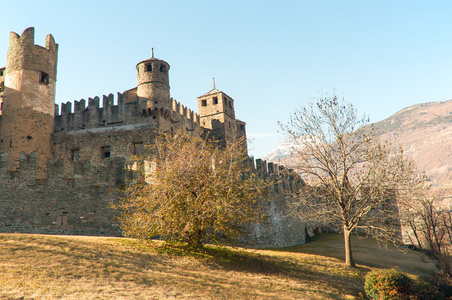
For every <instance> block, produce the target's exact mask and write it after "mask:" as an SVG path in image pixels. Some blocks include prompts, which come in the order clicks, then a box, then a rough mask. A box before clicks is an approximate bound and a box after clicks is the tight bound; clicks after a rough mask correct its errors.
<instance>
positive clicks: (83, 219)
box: [0, 28, 304, 246]
mask: <svg viewBox="0 0 452 300" xmlns="http://www.w3.org/2000/svg"><path fill="white" fill-rule="evenodd" d="M152 56H153V55H152ZM57 57H58V44H56V43H55V40H54V38H53V36H52V35H50V34H49V35H47V36H46V40H45V46H44V47H42V46H39V45H35V43H34V28H27V29H26V30H25V31H24V32H23V33H22V35H20V36H19V35H18V34H16V33H14V32H11V34H10V41H9V48H8V53H7V61H6V67H4V68H0V232H30V233H49V234H81V235H111V236H118V235H120V234H121V232H120V228H119V226H118V224H117V221H116V218H115V216H114V214H113V211H112V210H111V208H110V204H111V203H113V202H115V201H116V200H117V199H118V197H119V192H118V189H119V188H120V187H121V186H124V185H125V184H126V181H127V179H128V177H129V176H130V173H131V171H128V170H127V168H126V164H127V162H128V161H129V160H130V158H131V157H132V156H133V155H134V154H140V153H142V151H143V147H144V145H147V144H152V143H153V138H154V134H155V130H156V129H159V130H160V131H164V132H165V131H175V130H179V129H183V130H187V131H190V132H193V134H199V135H201V134H203V133H205V132H209V133H210V134H211V135H212V136H214V137H215V138H216V139H218V140H219V141H220V143H225V142H226V141H228V140H230V139H234V138H235V137H245V138H246V130H245V122H242V121H240V120H238V119H236V118H235V110H234V100H233V99H232V98H231V97H229V96H228V95H227V94H226V93H224V92H222V91H219V90H217V89H216V88H215V87H214V88H213V89H212V90H210V91H209V92H207V93H205V94H204V95H202V96H200V97H198V114H197V113H195V112H193V111H192V110H190V109H188V108H186V107H185V106H183V105H182V104H180V103H179V102H177V101H175V100H174V99H172V98H171V97H170V92H169V90H170V84H169V69H170V66H169V64H168V63H167V62H165V61H163V60H160V59H157V58H154V57H151V58H150V59H146V60H143V61H141V62H139V63H138V64H137V65H136V69H137V86H136V87H134V88H132V89H130V90H127V91H124V92H123V93H118V94H117V96H116V99H115V97H114V96H113V95H112V94H110V95H108V96H103V98H102V106H101V105H100V104H101V103H100V98H99V97H94V98H89V99H88V101H86V100H84V99H82V100H80V101H74V103H71V102H67V103H63V104H62V105H61V111H60V107H59V106H58V105H56V104H55V88H56V74H57ZM72 106H73V107H72ZM256 164H257V165H256V169H257V170H256V171H257V172H260V176H263V177H265V176H269V174H276V173H277V171H278V170H279V169H280V168H282V167H278V166H276V165H273V164H269V165H268V166H267V164H266V162H263V161H260V160H258V161H257V162H256ZM283 206H284V203H283V201H282V200H280V201H279V202H278V201H272V202H271V204H269V207H268V211H269V214H271V218H270V219H271V220H270V221H269V223H268V224H267V225H262V226H257V227H256V228H255V230H256V235H258V236H259V238H260V240H262V241H265V242H263V243H262V244H265V245H278V246H281V245H289V244H297V243H301V242H303V240H304V231H303V230H300V228H295V225H296V224H295V223H296V221H294V220H290V219H288V218H285V217H283V216H282V207H283ZM270 211H271V212H270ZM275 222H276V223H277V224H276V223H275ZM294 222H295V223H294ZM286 223H287V224H286ZM289 223H290V224H289ZM291 224H292V225H293V226H292V228H291ZM298 225H299V224H298ZM265 226H267V227H269V228H264V227H265ZM270 227H272V228H270ZM275 230H276V231H278V230H279V231H280V235H281V236H284V238H283V239H284V241H277V239H278V238H276V237H275V232H276V231H275ZM286 231H287V232H286ZM281 238H282V237H280V238H279V239H281Z"/></svg>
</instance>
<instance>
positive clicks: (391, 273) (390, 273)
mask: <svg viewBox="0 0 452 300" xmlns="http://www.w3.org/2000/svg"><path fill="white" fill-rule="evenodd" d="M410 284H411V280H410V278H408V276H406V275H405V274H404V273H402V272H400V271H399V270H397V269H385V270H375V271H372V272H369V273H367V275H366V282H365V285H364V290H365V291H366V294H367V296H369V298H370V299H378V300H403V299H410V292H411V288H410Z"/></svg>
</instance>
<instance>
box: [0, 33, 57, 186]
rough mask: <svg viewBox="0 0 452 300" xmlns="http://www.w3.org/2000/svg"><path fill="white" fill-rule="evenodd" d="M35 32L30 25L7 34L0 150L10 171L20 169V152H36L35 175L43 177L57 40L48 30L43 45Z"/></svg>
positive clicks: (47, 155) (48, 148) (48, 150)
mask: <svg viewBox="0 0 452 300" xmlns="http://www.w3.org/2000/svg"><path fill="white" fill-rule="evenodd" d="M34 36H35V32H34V28H33V27H30V28H27V29H25V31H24V32H23V33H22V35H21V36H19V35H18V34H17V33H14V32H11V34H10V39H9V48H8V54H7V58H6V68H5V70H4V92H3V105H2V126H1V131H0V138H1V140H0V153H1V154H2V156H3V157H8V169H9V170H10V171H19V155H20V152H25V153H26V154H30V153H32V152H35V154H36V157H37V167H38V172H37V177H38V178H37V179H44V178H46V166H47V161H48V159H50V158H51V145H50V139H51V134H52V132H53V122H54V115H55V112H54V105H55V84H56V70H57V57H58V44H56V43H55V40H54V38H53V36H52V35H50V34H49V35H47V36H46V41H45V46H44V47H42V46H39V45H35V44H34ZM6 153H7V155H5V154H6Z"/></svg>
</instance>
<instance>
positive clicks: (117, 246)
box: [0, 234, 431, 299]
mask: <svg viewBox="0 0 452 300" xmlns="http://www.w3.org/2000/svg"><path fill="white" fill-rule="evenodd" d="M328 239H330V240H331V241H329V242H328ZM335 244H341V240H340V239H338V238H337V237H336V236H327V237H326V238H321V239H319V240H318V241H315V242H313V243H310V244H306V245H304V246H299V247H297V248H287V249H279V250H278V251H274V250H250V249H231V248H216V247H208V248H207V249H206V250H205V251H203V252H190V251H188V250H186V249H183V248H178V247H173V248H171V247H170V248H165V247H163V246H162V244H161V243H159V242H154V243H152V245H149V244H143V243H138V242H135V241H134V240H128V239H120V238H100V237H78V236H46V235H28V234H0V299H359V298H360V293H363V282H364V280H363V277H364V275H365V273H366V272H367V271H368V270H369V269H370V268H369V267H367V266H364V265H360V266H359V267H358V268H357V269H349V268H347V267H345V266H344V265H343V263H342V261H341V260H340V259H337V258H334V256H335V255H337V256H338V254H339V253H340V252H341V249H340V246H337V249H333V248H334V247H335V246H334V245H335ZM316 245H317V246H316ZM325 245H328V246H329V247H333V248H331V249H326V250H325V249H324V246H325ZM369 245H370V244H369ZM316 247H317V250H316V249H315V248H316ZM357 249H359V248H358V247H357ZM372 249H373V250H375V251H374V253H380V254H381V253H384V251H390V253H391V254H390V255H389V257H392V259H394V260H398V261H400V260H406V261H411V263H412V262H413V261H418V260H419V257H417V256H413V253H410V254H403V253H398V254H395V252H394V253H393V252H392V250H383V249H378V248H377V249H374V248H372ZM299 251H302V252H310V253H316V252H318V253H317V254H303V253H300V252H299ZM357 252H359V251H358V250H357ZM381 255H383V254H381ZM357 257H359V255H358V253H357ZM372 257H374V256H373V255H370V256H368V258H372ZM397 257H398V258H397ZM366 259H367V258H366ZM357 261H358V263H360V258H357ZM408 264H410V263H408ZM421 265H422V263H421ZM424 265H425V266H424ZM424 265H423V267H419V268H420V269H422V268H423V269H422V270H423V271H422V270H421V271H419V270H415V272H412V273H413V274H419V273H423V272H424V271H426V272H431V269H429V268H431V265H429V264H428V263H424ZM402 269H403V268H402ZM416 272H417V273H416ZM424 273H425V272H424Z"/></svg>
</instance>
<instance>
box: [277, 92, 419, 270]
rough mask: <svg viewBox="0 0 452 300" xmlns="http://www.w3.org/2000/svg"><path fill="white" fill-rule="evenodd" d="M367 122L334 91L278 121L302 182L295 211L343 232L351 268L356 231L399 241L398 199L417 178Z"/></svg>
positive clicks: (411, 169)
mask: <svg viewBox="0 0 452 300" xmlns="http://www.w3.org/2000/svg"><path fill="white" fill-rule="evenodd" d="M368 121H369V120H368V118H367V117H366V116H363V117H362V118H359V117H358V116H357V112H356V109H355V108H354V107H353V105H351V104H349V103H346V102H345V101H344V100H342V101H340V100H338V98H337V96H336V95H333V96H332V97H323V96H321V97H320V98H319V99H318V100H317V101H316V103H314V104H313V103H310V104H309V105H307V106H305V107H301V108H299V109H296V110H295V111H294V112H293V113H292V114H291V117H290V120H289V122H288V123H280V126H281V128H282V130H283V132H285V133H286V134H288V135H290V136H291V137H292V138H293V140H294V147H293V151H292V157H291V161H290V164H291V167H292V168H293V169H294V170H296V171H297V172H298V173H299V174H300V176H301V177H302V178H303V180H304V181H305V182H306V184H305V185H303V186H301V187H300V188H299V190H298V191H297V192H296V193H294V194H293V196H294V198H296V201H294V206H296V207H295V208H296V212H297V213H298V214H299V216H300V217H302V218H304V219H305V220H312V221H315V222H320V223H323V224H328V226H332V227H334V228H335V229H337V230H339V231H341V232H343V234H344V242H345V261H346V264H347V265H349V266H355V262H354V260H353V256H352V248H351V239H350V234H351V233H352V232H353V231H354V230H355V231H359V232H363V233H366V234H371V235H373V236H375V237H378V238H384V239H391V240H396V239H400V224H399V222H398V207H397V201H396V199H400V198H403V197H406V196H407V191H408V189H410V188H412V186H413V180H414V181H415V178H417V177H416V172H415V168H414V166H413V165H412V163H411V162H410V161H408V160H407V159H405V158H404V157H403V153H402V152H401V151H399V152H397V153H394V151H392V150H391V149H392V147H390V146H389V145H387V144H382V143H380V142H379V139H378V138H377V136H376V135H375V130H374V129H373V128H372V126H368Z"/></svg>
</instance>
